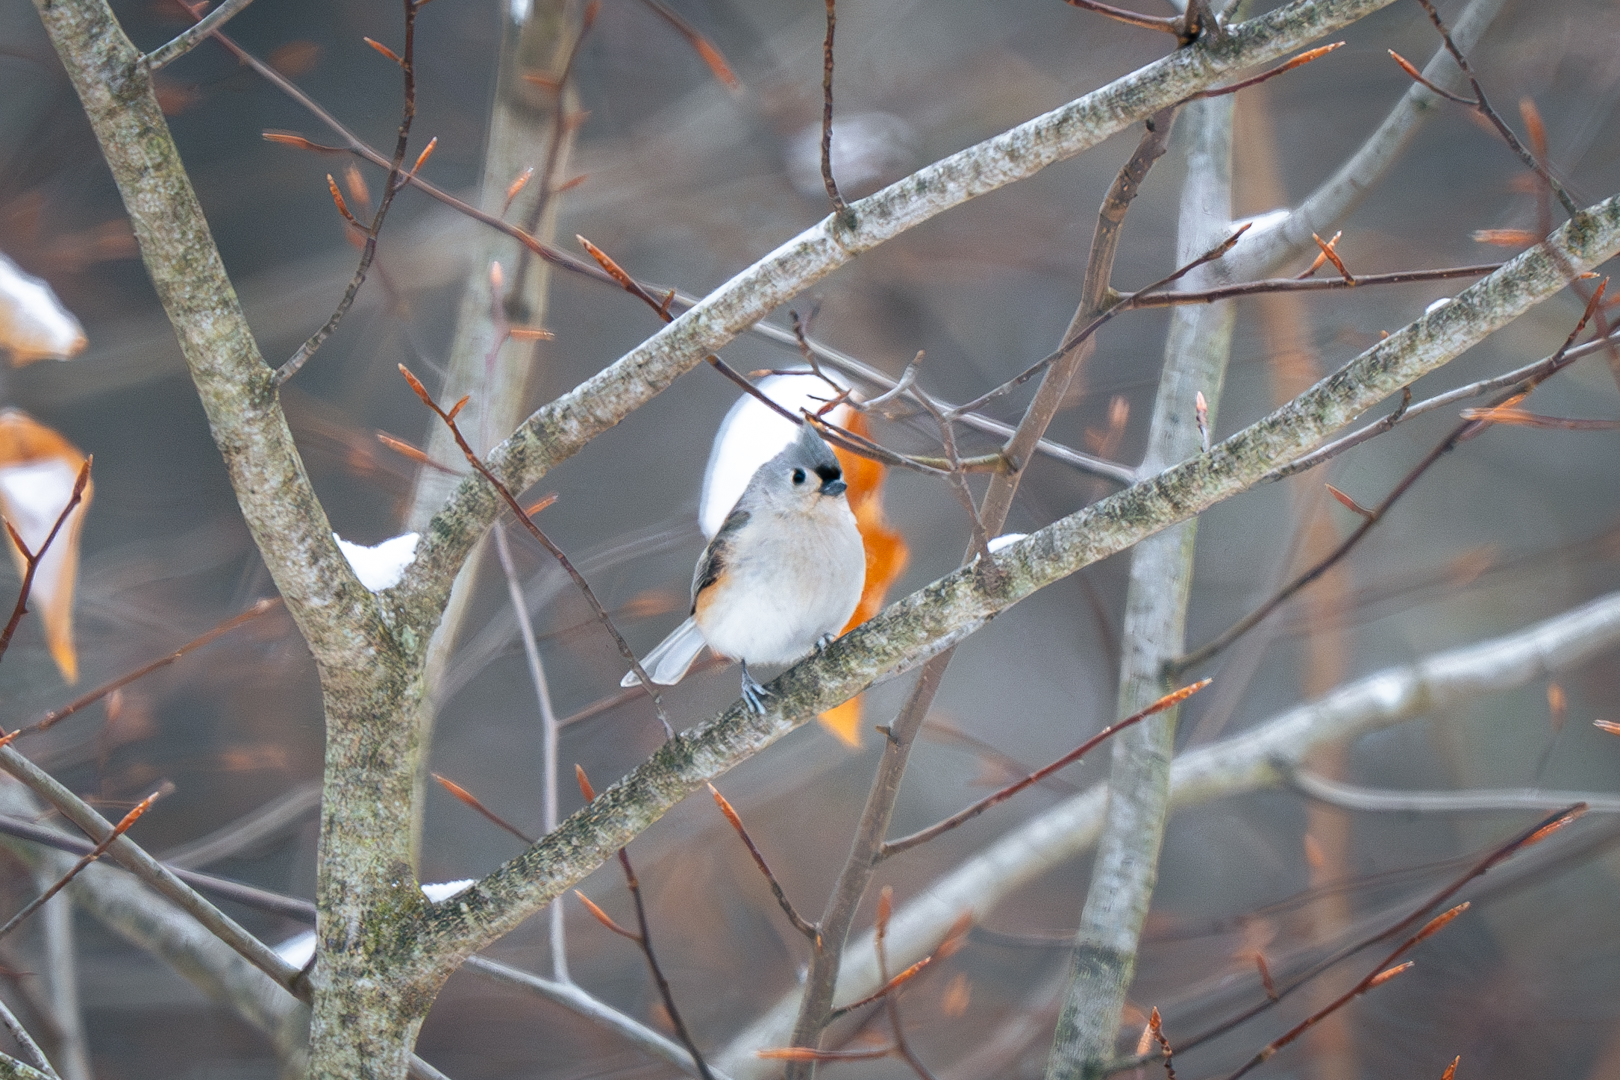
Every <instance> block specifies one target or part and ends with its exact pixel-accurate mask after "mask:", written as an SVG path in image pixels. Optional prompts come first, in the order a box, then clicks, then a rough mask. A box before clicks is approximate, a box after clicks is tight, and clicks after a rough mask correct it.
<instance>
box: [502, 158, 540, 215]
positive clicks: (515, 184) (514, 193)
mask: <svg viewBox="0 0 1620 1080" xmlns="http://www.w3.org/2000/svg"><path fill="white" fill-rule="evenodd" d="M533 176H534V166H533V165H530V166H529V167H528V168H527V169H524V170H523V171H522V172H520V173H518V175H517V179H516V180H513V181H512V182H511V183H510V184H508V185H506V205H505V206H503V207H502V208H501V213H503V214H504V213H505V212H506V211H507V210H510V209H511V208H512V200H513V199H515V198H517V197H518V192H520V191H522V190H523V189H524V188H526V187H528V186H529V180H530V179H532V178H533Z"/></svg>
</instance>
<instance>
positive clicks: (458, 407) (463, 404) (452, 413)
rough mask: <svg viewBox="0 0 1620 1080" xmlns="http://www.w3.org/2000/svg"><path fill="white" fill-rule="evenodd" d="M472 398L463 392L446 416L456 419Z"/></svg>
mask: <svg viewBox="0 0 1620 1080" xmlns="http://www.w3.org/2000/svg"><path fill="white" fill-rule="evenodd" d="M497 265H499V264H497ZM471 400H472V395H471V394H463V395H462V396H461V400H460V401H458V402H456V403H455V404H454V405H452V406H450V411H449V413H447V414H446V418H447V419H450V420H454V419H455V418H456V415H457V414H458V413H460V412H461V410H462V409H464V408H466V407H467V402H469V401H471Z"/></svg>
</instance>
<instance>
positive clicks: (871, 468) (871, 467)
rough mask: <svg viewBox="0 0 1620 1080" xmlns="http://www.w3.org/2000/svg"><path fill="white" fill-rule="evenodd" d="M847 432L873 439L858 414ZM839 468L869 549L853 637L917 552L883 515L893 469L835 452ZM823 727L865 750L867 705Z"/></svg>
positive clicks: (843, 711) (845, 710) (837, 710)
mask: <svg viewBox="0 0 1620 1080" xmlns="http://www.w3.org/2000/svg"><path fill="white" fill-rule="evenodd" d="M844 426H845V427H846V428H848V429H849V430H850V431H852V432H854V433H855V434H857V435H861V436H866V437H870V436H871V427H870V425H869V424H868V423H867V421H866V417H865V416H864V415H862V414H861V413H852V414H851V415H850V416H849V417H848V419H847V421H846V422H845V424H844ZM833 454H834V455H836V456H837V458H838V464H839V466H840V467H841V468H842V469H843V470H844V481H845V482H846V483H847V484H848V485H849V490H848V492H847V493H846V495H847V498H848V499H849V508H850V510H852V511H853V512H854V514H855V527H856V528H857V529H859V530H860V533H861V544H862V546H863V547H865V549H866V584H865V585H863V586H862V587H861V601H860V603H859V604H857V605H856V607H855V614H853V615H851V616H850V618H849V622H848V623H846V624H844V628H843V630H841V631H839V633H840V634H847V633H848V632H849V631H851V630H853V629H854V628H855V627H857V626H859V625H860V624H861V623H863V622H865V621H866V620H867V619H870V618H871V617H872V616H873V615H876V614H877V613H878V611H879V610H880V609H882V607H883V601H884V600H885V599H886V598H887V597H888V594H889V590H890V589H891V588H893V587H894V584H895V582H897V581H898V580H900V575H901V574H903V573H905V570H906V564H907V563H909V562H910V561H911V549H910V548H909V547H908V546H907V545H906V540H905V537H904V536H903V535H901V533H900V532H899V531H898V530H896V529H893V528H890V527H889V522H888V518H887V516H886V515H885V514H884V512H883V480H884V477H885V476H886V475H887V473H888V471H889V470H888V467H887V466H885V465H883V464H881V463H880V462H876V461H873V460H872V459H871V458H866V457H861V456H860V455H858V454H852V453H850V452H849V451H847V450H843V449H841V448H839V447H836V446H835V447H833ZM820 720H821V723H822V724H823V725H824V726H825V727H826V728H827V729H828V730H829V731H831V732H832V733H833V734H834V735H836V736H837V737H838V739H839V740H840V741H842V742H843V743H844V744H845V745H847V746H850V747H858V746H860V744H861V699H860V698H859V697H856V698H851V699H850V700H849V701H846V702H844V703H843V704H842V705H838V706H836V707H834V708H832V709H828V710H827V711H826V712H824V713H822V714H821V716H820Z"/></svg>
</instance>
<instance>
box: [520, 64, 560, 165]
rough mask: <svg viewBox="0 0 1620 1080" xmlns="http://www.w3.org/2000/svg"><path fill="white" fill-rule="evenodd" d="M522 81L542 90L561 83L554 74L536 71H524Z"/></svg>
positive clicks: (553, 88) (555, 86)
mask: <svg viewBox="0 0 1620 1080" xmlns="http://www.w3.org/2000/svg"><path fill="white" fill-rule="evenodd" d="M523 81H524V82H526V83H529V84H530V85H533V86H538V87H540V88H541V89H542V90H553V91H554V90H556V89H557V88H558V87H559V86H561V85H562V83H561V82H559V81H558V80H557V78H556V77H555V76H552V75H545V74H542V73H540V72H538V71H530V72H525V73H524V75H523ZM531 171H532V170H531Z"/></svg>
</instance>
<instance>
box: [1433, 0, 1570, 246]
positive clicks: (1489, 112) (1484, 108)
mask: <svg viewBox="0 0 1620 1080" xmlns="http://www.w3.org/2000/svg"><path fill="white" fill-rule="evenodd" d="M1417 2H1418V3H1419V4H1421V5H1422V6H1423V10H1424V12H1426V13H1427V14H1428V16H1429V21H1430V22H1432V23H1433V24H1434V28H1435V29H1436V30H1438V31H1439V32H1440V40H1442V41H1444V42H1445V45H1446V51H1447V52H1449V53H1450V54H1451V58H1452V59H1453V60H1455V61H1456V62H1457V66H1458V67H1459V68H1461V69H1462V73H1463V74H1464V75H1466V76H1468V85H1469V86H1470V87H1471V88H1472V89H1473V91H1474V100H1473V101H1467V100H1463V101H1462V104H1466V105H1472V106H1473V107H1474V108H1476V109H1478V110H1479V112H1480V114H1481V115H1482V116H1484V117H1485V119H1487V120H1489V121H1490V122H1491V126H1493V127H1494V128H1496V130H1497V133H1498V134H1500V135H1501V136H1502V140H1503V141H1504V142H1506V143H1507V144H1508V147H1509V149H1511V150H1512V151H1513V152H1514V153H1515V154H1517V155H1518V156H1519V160H1520V161H1522V162H1524V164H1525V167H1526V168H1528V169H1530V171H1532V172H1533V173H1535V174H1536V175H1537V176H1538V177H1540V178H1541V182H1542V183H1543V184H1545V185H1547V188H1548V190H1550V191H1552V193H1553V194H1554V195H1556V196H1557V197H1558V201H1559V202H1560V203H1562V204H1563V207H1564V210H1565V212H1566V213H1568V214H1569V216H1570V217H1572V218H1573V217H1576V216H1577V215H1579V214H1580V212H1581V211H1580V207H1579V206H1578V205H1577V204H1576V202H1575V200H1574V199H1573V198H1572V197H1571V196H1570V194H1569V192H1567V191H1565V190H1564V186H1563V185H1562V184H1560V183H1559V182H1558V180H1557V178H1556V177H1554V176H1553V174H1552V171H1551V170H1550V169H1548V168H1547V166H1546V164H1545V163H1544V162H1542V161H1538V160H1537V159H1536V155H1535V154H1532V153H1531V152H1530V151H1529V150H1528V149H1526V148H1525V145H1524V144H1523V143H1521V142H1520V141H1519V138H1518V136H1517V135H1514V134H1513V129H1512V128H1510V127H1508V126H1507V123H1506V121H1504V120H1503V119H1502V117H1501V115H1500V114H1499V113H1497V111H1496V110H1495V109H1493V108H1492V107H1491V103H1490V102H1489V101H1487V100H1486V98H1485V90H1484V88H1483V87H1481V86H1480V85H1479V79H1478V78H1477V77H1475V75H1474V69H1473V68H1471V67H1469V66H1468V58H1467V57H1466V56H1464V55H1463V53H1462V50H1461V49H1459V48H1457V43H1456V42H1455V41H1453V40H1451V31H1450V30H1447V29H1446V24H1445V23H1444V22H1443V21H1442V20H1441V18H1440V13H1439V12H1438V11H1436V10H1435V7H1434V4H1433V3H1432V2H1431V0H1417ZM1402 67H1403V68H1407V69H1410V67H1411V65H1409V64H1404V63H1403V64H1402ZM1408 74H1411V71H1410V70H1408ZM1419 78H1420V79H1421V76H1419ZM1423 82H1424V85H1425V86H1428V87H1429V89H1431V90H1433V89H1436V88H1435V87H1434V86H1433V85H1431V84H1429V83H1428V81H1427V80H1423ZM1441 93H1442V94H1443V96H1445V97H1447V98H1450V99H1451V100H1452V101H1458V100H1459V99H1458V98H1457V96H1456V95H1454V94H1445V93H1444V91H1441Z"/></svg>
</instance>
